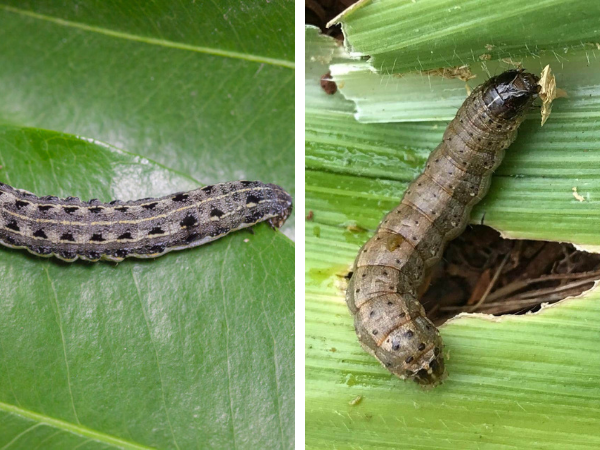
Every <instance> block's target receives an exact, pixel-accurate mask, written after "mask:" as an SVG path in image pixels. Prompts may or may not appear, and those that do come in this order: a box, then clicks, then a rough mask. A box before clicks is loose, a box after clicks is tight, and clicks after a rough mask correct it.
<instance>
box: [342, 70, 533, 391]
mask: <svg viewBox="0 0 600 450" xmlns="http://www.w3.org/2000/svg"><path fill="white" fill-rule="evenodd" d="M537 83H538V78H537V77H536V76H535V75H532V74H529V73H526V72H523V71H514V70H513V71H507V72H504V73H503V74H501V75H499V76H497V77H494V78H491V79H490V80H488V81H487V82H486V83H484V84H483V85H481V86H478V87H477V88H476V89H474V90H473V92H472V93H471V95H470V96H469V97H468V98H467V99H466V100H465V102H464V103H463V105H462V106H461V107H460V109H459V111H458V113H457V115H456V117H455V118H454V119H453V120H452V121H451V122H450V124H449V125H448V128H447V129H446V131H445V133H444V138H443V140H442V142H441V143H440V144H439V145H438V147H437V148H436V149H435V150H434V151H433V152H432V153H431V155H430V157H429V159H428V161H427V164H426V167H425V170H424V171H423V173H422V174H421V175H420V176H419V177H418V178H417V179H415V180H414V181H413V182H412V183H411V184H410V185H409V187H408V188H407V190H406V192H405V194H404V197H403V198H402V202H401V203H400V205H399V206H398V207H396V208H395V209H394V210H392V211H391V212H390V213H388V214H387V215H386V216H385V218H384V219H383V221H382V222H381V224H380V225H379V228H378V229H377V231H376V233H375V235H374V236H373V237H372V238H371V239H370V240H369V241H367V243H366V244H365V245H364V246H363V247H362V248H361V250H360V252H359V254H358V256H357V258H356V261H355V263H354V269H353V274H352V278H351V279H350V283H349V285H348V289H347V291H346V302H347V304H348V307H349V309H350V311H351V313H352V314H353V315H354V325H355V329H356V333H357V335H358V339H359V341H360V343H361V344H362V346H363V347H364V348H365V350H367V351H368V352H369V353H371V354H373V355H374V356H375V357H376V358H377V359H378V360H379V361H380V362H381V363H382V364H383V365H384V366H385V367H386V368H387V369H388V370H390V371H391V372H392V373H394V374H395V375H397V376H399V377H400V378H412V379H415V380H416V381H417V382H418V383H420V384H422V385H436V384H438V383H439V382H441V381H442V379H443V378H444V377H445V374H446V372H445V367H444V359H443V354H442V339H441V336H440V334H439V331H438V330H437V329H436V327H435V326H434V325H433V323H431V321H430V320H429V319H427V317H426V316H425V311H424V309H423V307H422V306H421V304H420V302H419V300H418V297H419V295H420V294H421V293H422V292H421V291H422V290H423V288H424V287H426V286H424V282H425V278H426V273H427V270H428V269H429V268H430V267H431V266H432V265H434V264H435V263H437V262H438V261H439V260H440V258H441V256H442V253H443V251H444V248H445V246H446V243H447V242H448V241H450V240H452V239H454V238H456V237H457V236H458V235H460V234H461V233H462V232H463V231H464V229H465V227H466V225H467V223H468V221H469V215H470V212H471V209H472V207H473V205H475V204H476V203H477V202H479V201H480V200H481V199H482V198H483V196H484V195H485V194H486V192H487V190H488V187H489V185H490V180H491V176H492V173H493V171H494V170H495V169H496V168H497V167H498V165H499V164H500V163H501V161H502V158H503V157H504V151H505V149H506V148H507V147H508V146H509V145H510V144H511V143H512V141H513V140H514V138H515V137H516V132H517V128H518V127H519V125H520V124H521V122H522V121H523V120H524V118H525V113H526V112H527V110H528V109H529V108H530V106H531V104H532V102H533V100H534V99H535V98H536V97H537V93H538V85H537Z"/></svg>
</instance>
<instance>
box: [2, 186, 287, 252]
mask: <svg viewBox="0 0 600 450" xmlns="http://www.w3.org/2000/svg"><path fill="white" fill-rule="evenodd" d="M291 211H292V199H291V197H290V195H289V194H288V193H287V192H285V191H284V190H283V189H282V188H280V187H279V186H276V185H274V184H265V183H261V182H259V181H235V182H230V183H221V184H215V185H213V186H206V187H203V188H200V189H195V190H193V191H189V192H182V193H176V194H171V195H167V196H166V197H161V198H146V199H141V200H135V201H130V202H122V201H119V200H114V201H112V202H110V203H102V202H100V201H98V200H90V201H89V202H83V201H81V200H79V199H78V198H76V197H68V198H66V199H59V198H58V197H52V196H48V197H37V196H35V195H34V194H31V193H30V192H27V191H23V190H19V189H15V188H12V187H10V186H8V185H6V184H2V183H0V244H2V245H5V246H7V247H12V248H25V249H27V250H29V251H30V252H31V253H33V254H35V255H39V256H46V257H49V256H53V255H54V256H56V257H58V258H60V259H62V260H63V261H67V262H71V261H75V260H76V259H77V258H81V259H84V260H88V261H98V260H100V259H105V260H110V261H122V260H123V259H124V258H126V257H136V258H156V257H158V256H161V255H164V254H165V253H167V252H170V251H172V250H182V249H186V248H190V247H196V246H198V245H202V244H206V243H207V242H211V241H214V240H215V239H219V238H220V237H223V236H225V235H226V234H229V233H230V232H232V231H236V230H239V229H242V228H247V227H251V226H252V225H254V224H256V223H258V222H263V221H267V222H268V223H269V224H270V225H271V226H272V227H273V228H279V227H280V226H281V225H283V223H284V222H285V220H286V219H287V218H288V216H289V215H290V213H291Z"/></svg>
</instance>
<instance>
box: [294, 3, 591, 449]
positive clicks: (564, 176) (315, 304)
mask: <svg viewBox="0 0 600 450" xmlns="http://www.w3.org/2000/svg"><path fill="white" fill-rule="evenodd" d="M373 3H374V4H375V3H376V2H375V1H374V2H373ZM363 9H365V10H366V9H367V7H366V6H365V7H364V8H363ZM502 10H503V9H502ZM358 11H361V9H360V8H359V9H357V10H356V12H353V13H351V14H350V16H349V17H351V16H352V15H353V14H357V13H358ZM405 20H419V18H418V17H412V18H411V17H408V16H407V17H405ZM346 30H347V31H348V28H346ZM378 31H379V29H378V27H377V26H373V27H372V29H371V33H372V34H374V35H375V34H377V33H378ZM306 33H307V37H306V40H307V43H309V44H308V45H312V46H313V48H314V50H312V49H308V50H307V67H308V60H309V59H310V55H311V54H312V53H313V52H314V53H322V52H323V49H322V48H319V47H318V46H329V47H330V48H335V47H334V46H335V43H333V42H331V41H330V42H328V43H327V42H324V41H322V40H321V41H318V40H316V39H315V38H314V33H315V30H314V29H310V28H309V29H307V31H306ZM350 40H351V39H350ZM351 41H352V40H351ZM399 41H400V42H401V39H399ZM464 48H466V45H464V46H463V48H461V47H457V49H456V51H457V52H461V51H464ZM590 55H591V54H590ZM409 56H410V55H409ZM447 56H448V58H450V57H451V54H450V55H447ZM342 59H343V58H342ZM590 61H591V64H596V63H595V61H594V60H593V59H592V58H590ZM329 64H333V66H332V67H328V65H329ZM341 64H357V62H356V61H351V60H348V58H346V61H340V60H338V61H331V60H330V61H328V62H324V63H323V67H322V68H321V69H320V70H317V69H315V68H313V71H312V72H307V80H306V83H307V84H314V83H315V82H316V81H318V80H313V81H311V80H310V79H309V78H311V77H313V75H312V73H318V72H323V73H325V72H327V70H328V69H329V68H332V69H333V68H334V67H336V65H341ZM398 64H400V66H401V67H408V62H407V61H406V60H403V61H399V62H398ZM403 64H404V66H402V65H403ZM553 68H554V66H553ZM583 68H584V67H583V66H582V65H581V64H579V65H578V64H574V66H573V67H571V66H570V65H568V64H567V62H565V64H564V66H563V67H561V68H560V70H558V71H557V78H558V77H559V76H560V77H562V78H563V80H567V79H568V80H574V83H573V88H574V89H575V91H576V92H578V94H577V96H576V97H577V103H576V104H577V108H579V109H577V108H572V109H569V108H568V107H565V108H564V109H562V108H563V106H565V105H568V104H569V103H568V101H570V100H571V99H568V100H557V101H556V103H555V105H554V110H553V114H552V115H551V116H550V119H549V121H548V122H547V123H546V125H545V126H544V127H543V128H540V126H539V116H538V117H535V118H534V119H532V120H529V121H527V122H526V123H525V124H524V125H523V127H522V128H521V130H520V136H519V138H518V139H517V142H516V143H515V144H514V145H513V146H511V148H510V149H509V150H508V152H507V156H506V158H505V161H504V163H503V164H502V166H501V167H500V169H499V170H498V173H497V174H496V175H495V176H494V178H493V182H492V190H491V191H490V193H489V195H488V196H487V197H486V199H485V200H484V202H483V203H481V204H480V205H479V206H478V207H477V209H476V210H475V211H474V212H473V215H472V220H473V222H480V221H482V219H484V222H485V223H486V224H489V225H492V226H494V227H495V228H498V229H500V230H501V231H502V232H503V233H504V234H507V235H510V236H513V237H521V238H522V237H528V238H533V239H549V240H560V241H571V242H576V243H578V244H580V245H586V246H588V247H593V246H597V245H598V243H599V242H600V237H599V235H598V233H597V227H596V225H595V224H596V223H597V222H598V216H597V210H598V203H597V202H598V194H600V191H599V188H600V178H599V177H598V175H597V173H596V172H597V171H595V170H594V168H595V167H597V166H598V165H599V164H600V157H599V156H598V155H600V153H599V151H600V148H598V144H597V142H598V140H599V139H598V138H599V136H598V130H597V124H596V120H595V119H594V117H593V114H594V112H590V117H586V114H582V112H583V111H585V108H587V102H585V101H583V95H579V93H580V92H582V91H583V90H585V89H587V88H589V87H590V84H586V83H587V80H589V79H590V77H593V75H591V74H592V73H595V72H594V71H593V70H591V69H588V71H587V72H583V77H582V78H583V81H581V84H578V83H576V82H575V80H577V74H578V73H582V72H578V71H581V70H583ZM377 76H379V75H377ZM405 76H406V75H403V76H402V77H401V78H400V79H399V80H395V79H393V78H391V77H390V78H387V79H389V80H391V81H390V83H395V82H398V83H400V82H401V81H402V78H403V77H405ZM338 81H341V83H340V84H343V86H340V88H341V90H342V91H344V90H345V89H346V88H347V87H348V86H349V84H348V85H346V84H344V83H345V82H348V83H350V82H351V80H349V78H346V79H344V80H338ZM378 81H379V82H381V83H382V84H384V83H385V82H386V78H385V75H384V76H383V77H382V78H379V79H378ZM479 82H480V81H477V83H479ZM461 83H462V82H461ZM375 84H376V83H370V84H369V83H366V84H363V85H360V86H359V85H355V86H354V87H353V88H352V89H354V93H353V95H352V97H353V98H354V94H356V98H360V99H361V100H360V101H358V106H359V108H360V107H361V105H376V104H377V101H378V99H376V98H375V99H373V98H371V97H370V94H371V93H373V92H382V91H378V89H383V87H381V86H380V87H376V86H375ZM474 85H475V84H473V86H474ZM596 85H597V83H596ZM462 86H463V87H462V89H463V93H462V94H461V95H464V83H462ZM412 87H413V88H414V87H415V86H412ZM559 87H561V86H560V85H559ZM348 89H350V87H348ZM596 91H597V88H596V87H595V85H594V87H593V88H591V89H589V94H592V95H591V96H590V97H589V102H590V104H592V105H593V104H594V103H595V102H597V97H596V96H595V94H594V92H596ZM413 92H414V91H413ZM434 93H435V91H434ZM310 94H313V93H310ZM388 94H389V96H390V97H391V96H392V95H393V94H392V93H391V92H389V93H388ZM314 95H315V96H321V98H320V99H319V101H318V102H317V101H313V100H311V99H308V98H307V100H306V103H307V104H313V103H314V104H317V105H318V107H315V108H314V110H312V111H310V112H309V111H308V110H307V114H306V167H307V172H306V208H307V210H308V211H312V217H313V219H312V221H311V222H307V224H306V230H305V235H306V270H307V274H306V353H305V358H306V430H307V434H306V442H307V447H308V448H315V449H317V448H324V447H335V448H354V447H356V448H382V447H390V448H423V449H425V448H435V449H438V448H447V449H454V448H483V447H485V448H494V449H496V448H498V449H500V448H503V449H504V448H527V449H530V448H545V449H546V448H548V449H551V448H565V447H568V448H589V447H596V446H598V445H600V434H599V433H598V431H597V430H598V426H599V425H600V423H599V422H598V417H600V416H599V415H598V412H599V411H598V408H597V404H598V403H599V400H600V389H599V388H598V385H599V384H598V381H600V380H599V375H598V371H597V367H598V365H599V362H600V361H598V360H597V358H596V356H594V354H595V351H594V350H593V349H594V348H595V346H597V336H598V335H599V334H598V327H597V326H596V325H595V324H596V323H598V320H600V310H599V309H598V307H597V306H596V304H597V299H598V296H599V295H600V294H598V291H597V290H596V291H594V292H591V293H588V294H587V295H585V296H584V297H582V298H581V299H574V300H569V301H567V302H562V303H561V304H560V305H557V306H554V307H552V308H550V309H546V310H544V311H542V312H541V313H539V314H536V315H527V316H522V317H505V318H503V319H501V320H499V321H498V322H496V321H493V320H490V319H489V318H485V317H474V316H464V317H461V318H459V319H456V320H454V321H452V322H450V323H448V324H447V325H445V326H444V327H443V328H442V330H441V332H442V336H443V338H444V341H445V352H446V353H447V356H448V370H449V372H450V378H449V379H448V380H447V382H446V383H445V384H443V385H442V386H440V387H438V388H436V389H434V390H433V391H423V390H421V389H420V388H419V387H418V386H417V385H416V384H415V383H410V382H408V383H407V382H403V381H401V380H399V379H397V378H396V377H394V376H392V375H391V374H389V373H388V372H387V371H386V370H385V369H384V368H382V367H381V366H380V364H379V363H378V362H377V361H376V360H375V359H374V358H372V357H371V356H370V355H368V354H366V353H365V352H364V351H363V350H362V348H361V347H360V345H359V344H358V341H357V339H356V335H355V332H354V329H353V324H352V317H351V316H350V314H349V313H348V311H347V308H346V305H345V302H344V298H343V291H344V288H345V280H344V278H343V277H344V276H345V275H346V274H347V272H348V270H349V269H350V266H351V264H352V262H353V260H354V258H355V257H356V254H357V252H358V249H359V248H360V246H361V245H362V243H364V242H365V241H366V240H367V239H368V238H369V236H370V234H371V232H372V230H373V229H374V228H375V227H376V226H377V224H378V223H379V221H380V220H381V218H382V217H383V215H384V214H385V213H386V212H387V211H389V210H390V209H391V208H392V207H393V206H395V205H396V204H397V203H398V202H399V200H400V198H401V196H402V194H403V192H404V190H405V188H406V186H407V185H408V183H409V182H410V181H411V180H412V179H413V178H414V177H415V176H416V175H417V174H418V173H419V172H420V171H421V170H422V168H423V165H424V163H425V159H426V158H427V156H428V154H429V152H430V151H431V150H432V149H433V148H434V147H435V146H436V145H437V144H438V143H439V142H440V139H441V136H442V133H443V131H444V129H445V127H446V124H447V121H446V120H444V121H419V122H404V123H360V122H358V121H356V119H355V118H354V114H353V113H354V112H355V111H352V110H350V108H349V107H348V104H347V103H344V102H343V100H342V99H341V98H340V97H339V96H340V95H341V94H340V93H339V92H338V93H337V94H335V96H333V97H329V100H330V102H329V104H327V101H326V100H327V98H326V97H323V95H324V93H322V92H314ZM433 98H434V96H433V95H432V96H430V97H427V96H424V98H423V100H424V102H423V109H424V110H425V109H427V108H430V110H431V111H434V110H435V106H434V102H433ZM579 99H581V101H579ZM388 100H391V99H388ZM399 101H400V102H401V101H402V99H400V100H399ZM361 102H362V103H361ZM428 102H429V103H428ZM442 103H444V102H443V101H442ZM341 105H343V106H341ZM405 105H406V102H405ZM417 105H418V103H417V100H415V108H414V109H415V110H418V106H417ZM444 108H446V109H447V110H448V111H449V110H450V106H449V105H447V104H442V106H441V107H440V108H439V110H440V111H442V110H443V109H444ZM401 110H402V109H401V108H397V109H394V110H393V111H392V114H391V116H392V119H391V120H398V119H400V120H406V119H407V118H408V114H405V116H404V117H400V116H399V115H398V114H396V113H397V112H400V111H401ZM589 111H591V110H589ZM434 112H435V111H434ZM381 114H382V116H381V117H383V112H382V113H381ZM442 117H443V116H442ZM444 118H445V117H444ZM420 120H423V119H420ZM573 188H576V189H577V193H578V194H580V195H582V196H583V197H584V199H585V200H584V201H583V202H579V201H578V200H577V199H576V198H575V197H574V195H573ZM575 411H581V414H577V413H575Z"/></svg>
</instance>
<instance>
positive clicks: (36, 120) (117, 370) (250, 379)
mask: <svg viewBox="0 0 600 450" xmlns="http://www.w3.org/2000/svg"><path fill="white" fill-rule="evenodd" d="M293 6H294V5H293V2H277V3H276V4H268V3H263V2H258V1H256V2H246V3H244V4H239V3H238V2H219V3H201V4H197V5H194V4H190V5H183V4H173V3H171V2H153V3H152V4H145V3H134V2H93V1H83V2H77V3H76V4H61V5H58V4H56V2H21V1H14V2H10V1H2V2H0V59H1V63H0V166H2V167H1V168H0V181H2V182H6V183H9V184H11V185H13V186H16V187H19V188H23V189H27V190H29V191H32V192H34V193H37V194H40V195H49V194H52V195H59V196H69V195H76V196H79V197H81V198H83V199H90V198H99V199H101V200H103V201H108V200H110V199H113V198H120V199H123V200H129V199H134V198H141V197H149V196H157V195H164V194H166V193H170V192H176V191H182V190H187V189H192V188H195V187H198V186H200V185H202V184H212V183H215V182H222V181H229V180H235V179H259V180H262V181H268V182H275V183H278V184H280V185H282V186H283V187H285V188H286V189H287V190H289V191H291V192H293V187H294V170H293V164H294V150H293V149H294V147H293V143H294V131H293V130H294V127H293V118H294V110H293V108H294V94H293V79H294V78H293V77H294V71H293V67H294V58H293V48H294V47H293V41H294V33H293V10H294V8H293ZM293 230H294V225H293V220H292V221H291V222H290V223H289V224H286V226H285V227H284V229H283V230H282V231H283V232H282V233H274V232H273V231H272V230H271V229H269V228H268V227H267V226H266V225H261V226H258V227H256V228H255V234H254V235H252V234H250V233H234V234H233V235H231V236H228V237H226V238H224V239H222V240H219V241H217V242H215V243H213V244H211V245H208V246H203V247H199V248H197V249H193V250H189V251H185V252H175V253H171V254H168V255H166V256H164V257H162V258H159V259H157V260H155V261H139V260H126V261H124V262H123V263H120V264H116V265H115V264H108V263H100V264H87V263H83V262H77V263H74V264H65V263H62V262H60V261H57V260H43V259H40V258H37V257H34V256H32V255H29V254H28V253H26V252H23V251H19V250H10V249H4V248H2V249H0V280H1V282H0V312H1V318H2V320H1V321H2V326H0V416H2V417H1V420H0V424H1V425H0V448H4V447H5V448H23V449H32V448H44V449H50V448H56V449H65V448H79V449H83V448H86V449H92V448H94V449H95V448H98V449H100V448H180V449H184V448H186V449H187V448H207V447H208V448H237V447H242V448H291V447H292V446H293V439H294V380H293V377H294V349H293V345H294V335H293V331H294V328H293V327H294V300H293V298H294V297H293V293H294V264H293V257H294V244H293V242H292V241H291V240H290V239H289V238H288V237H286V236H285V235H286V234H287V235H288V236H291V237H293Z"/></svg>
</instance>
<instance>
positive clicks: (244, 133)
mask: <svg viewBox="0 0 600 450" xmlns="http://www.w3.org/2000/svg"><path fill="white" fill-rule="evenodd" d="M293 6H294V3H293V2H291V1H283V2H273V3H264V2H260V1H258V0H253V1H251V2H246V3H244V4H240V3H239V2H236V1H233V0H232V1H226V2H222V1H220V2H210V3H206V2H197V3H196V4H194V3H191V4H189V5H185V6H184V5H183V4H181V5H179V4H177V5H175V4H172V2H168V1H160V2H153V3H152V4H146V3H145V2H142V3H139V4H138V3H135V4H134V3H131V2H127V3H126V4H123V3H122V2H101V3H97V2H93V1H91V0H86V1H82V2H78V3H77V5H75V4H69V3H65V4H62V5H59V4H57V3H56V2H50V1H48V2H37V1H36V2H33V1H31V2H21V1H10V0H5V1H2V2H0V23H1V24H2V26H1V27H0V55H1V57H2V65H1V67H0V86H2V88H1V89H0V122H5V123H10V124H14V125H19V126H29V127H36V128H45V129H50V130H56V131H63V132H67V133H72V134H77V135H81V136H87V137H92V138H94V139H97V140H100V141H103V142H107V143H109V144H111V145H114V146H116V147H119V148H122V149H126V150H128V151H131V152H134V153H137V154H140V155H144V156H146V157H148V158H152V159H154V160H155V161H158V162H160V163H162V164H164V165H167V166H168V167H171V168H173V169H176V170H179V171H182V172H185V173H188V174H190V175H191V176H193V177H194V178H196V179H198V180H202V181H203V182H204V183H208V184H213V183H216V182H220V181H221V182H222V181H230V180H239V179H257V180H261V181H265V182H272V183H276V184H279V185H281V186H283V187H284V188H285V189H286V190H288V191H289V192H291V193H292V194H293V191H294V126H293V124H294V70H293V67H294V60H293V48H294V36H293V27H294V21H293V19H294V7H293ZM293 224H294V221H293V217H292V221H291V222H289V224H288V225H287V226H286V227H285V228H284V232H286V233H288V235H289V236H293Z"/></svg>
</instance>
